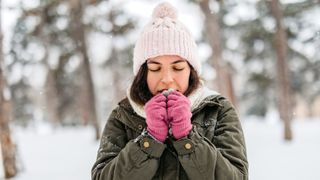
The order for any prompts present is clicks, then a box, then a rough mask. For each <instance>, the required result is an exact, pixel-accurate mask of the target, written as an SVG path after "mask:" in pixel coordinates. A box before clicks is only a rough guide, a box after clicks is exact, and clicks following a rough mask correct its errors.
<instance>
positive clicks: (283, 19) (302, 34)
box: [0, 0, 320, 177]
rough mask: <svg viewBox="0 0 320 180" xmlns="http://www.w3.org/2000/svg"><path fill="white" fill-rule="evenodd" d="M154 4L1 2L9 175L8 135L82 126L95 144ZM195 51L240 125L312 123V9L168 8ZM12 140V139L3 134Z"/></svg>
mask: <svg viewBox="0 0 320 180" xmlns="http://www.w3.org/2000/svg"><path fill="white" fill-rule="evenodd" d="M159 2H161V1H157V0H148V1H147V0H137V1H128V0H127V1H125V0H110V1H102V0H28V1H22V0H21V1H19V0H15V1H10V0H2V2H1V12H0V13H1V25H2V26H1V29H2V32H1V34H0V37H1V38H0V40H1V46H0V57H1V58H0V63H1V69H0V78H1V79H0V82H1V83H0V100H1V101H0V106H1V107H0V112H1V117H0V125H1V126H0V130H1V131H0V134H1V145H2V146H1V147H2V155H3V157H4V158H3V159H4V162H5V163H4V165H5V166H4V167H6V168H5V169H6V171H5V173H6V176H7V177H12V176H14V175H15V174H16V168H15V163H14V162H15V155H14V154H15V153H12V152H15V151H16V148H19V147H17V146H15V145H14V142H13V141H12V139H11V138H10V127H16V126H22V127H29V126H38V125H39V124H50V126H53V127H60V126H75V127H76V126H84V125H90V126H92V127H94V129H95V131H96V135H95V137H96V139H99V135H100V133H101V129H102V128H103V125H104V124H105V123H106V119H107V117H108V115H109V113H110V111H111V110H112V109H113V108H114V107H115V106H116V104H117V102H118V101H119V100H121V99H122V98H124V97H125V95H126V90H127V88H128V87H129V86H130V84H131V81H132V80H133V73H132V52H133V46H134V43H135V40H136V39H137V37H138V35H139V33H140V32H141V28H142V27H143V26H144V25H145V24H146V23H147V21H148V20H149V18H150V17H151V13H152V9H153V7H154V6H155V5H156V4H158V3H159ZM170 2H171V3H172V4H173V5H174V6H176V7H177V9H178V11H179V17H180V19H181V21H182V22H183V23H184V24H185V25H186V26H187V27H188V28H189V29H190V30H191V32H192V33H193V34H194V37H195V38H196V41H197V43H198V46H199V53H200V57H201V59H200V60H201V61H202V65H203V75H202V76H203V79H204V80H205V83H206V85H208V86H209V87H211V88H212V89H215V90H216V91H219V92H221V93H222V94H223V95H225V96H227V97H228V98H229V99H230V100H231V101H232V102H233V103H234V104H235V106H236V108H237V109H238V111H239V114H240V116H241V120H242V121H246V117H250V116H255V117H261V118H260V119H261V120H264V119H267V117H273V119H275V120H277V121H280V120H283V122H284V123H285V131H284V132H285V133H284V138H285V139H287V140H290V139H292V138H294V136H292V133H294V132H292V131H291V129H290V122H291V121H292V120H300V121H302V120H303V119H319V117H320V51H319V49H320V21H319V18H320V6H319V4H320V1H319V0H281V1H278V0H262V1H259V0H242V1H237V0H219V1H216V0H189V1H188V0H185V1H183V0H180V1H170ZM11 131H12V129H11Z"/></svg>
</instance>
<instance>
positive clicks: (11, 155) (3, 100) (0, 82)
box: [0, 0, 17, 178]
mask: <svg viewBox="0 0 320 180" xmlns="http://www.w3.org/2000/svg"><path fill="white" fill-rule="evenodd" d="M1 4H2V2H1V0H0V146H1V152H2V157H3V162H0V163H3V166H4V173H5V178H11V177H14V176H15V175H16V174H17V167H16V154H15V152H16V151H15V145H14V143H13V141H12V139H11V134H10V127H9V120H10V115H11V113H10V99H8V97H5V96H4V94H5V92H4V90H5V84H6V83H5V76H4V68H3V67H4V56H3V49H2V48H3V46H2V42H3V41H2V40H3V35H2V26H1V24H2V19H1V17H2V16H1V13H2V12H1ZM7 93H8V92H7Z"/></svg>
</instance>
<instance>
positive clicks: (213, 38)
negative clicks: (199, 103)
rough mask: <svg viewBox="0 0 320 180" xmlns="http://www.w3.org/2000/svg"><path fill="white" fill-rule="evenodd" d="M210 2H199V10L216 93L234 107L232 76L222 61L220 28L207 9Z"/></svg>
mask: <svg viewBox="0 0 320 180" xmlns="http://www.w3.org/2000/svg"><path fill="white" fill-rule="evenodd" d="M209 1H210V0H200V1H199V4H200V8H201V10H202V12H203V13H204V15H205V30H206V35H207V38H208V42H209V44H210V46H211V50H212V53H213V54H212V59H213V65H214V68H215V70H216V72H217V73H216V74H217V77H216V83H217V86H218V91H219V92H220V93H221V94H223V95H225V96H226V97H227V98H228V99H229V100H230V101H231V102H232V103H233V104H234V105H236V104H237V103H236V97H235V94H234V90H233V85H232V84H233V83H232V76H231V74H230V72H229V71H228V70H229V67H228V66H229V65H228V64H227V63H226V62H225V61H224V60H223V57H222V51H223V50H222V47H221V40H220V27H219V23H218V18H217V15H216V14H214V13H212V11H211V10H210V8H209Z"/></svg>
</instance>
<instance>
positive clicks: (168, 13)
mask: <svg viewBox="0 0 320 180" xmlns="http://www.w3.org/2000/svg"><path fill="white" fill-rule="evenodd" d="M177 14H178V13H177V10H176V8H174V7H173V6H172V5H171V4H170V3H168V2H164V3H161V4H159V5H158V6H157V7H155V8H154V10H153V13H152V17H153V18H165V17H169V18H172V19H177V16H178V15H177Z"/></svg>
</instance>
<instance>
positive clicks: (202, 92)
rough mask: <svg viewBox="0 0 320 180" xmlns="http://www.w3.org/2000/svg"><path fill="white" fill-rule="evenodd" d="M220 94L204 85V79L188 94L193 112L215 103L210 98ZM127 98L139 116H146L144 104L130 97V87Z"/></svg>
mask: <svg viewBox="0 0 320 180" xmlns="http://www.w3.org/2000/svg"><path fill="white" fill-rule="evenodd" d="M218 95H219V93H218V92H216V91H213V90H210V89H209V88H207V87H206V86H204V83H203V81H201V83H200V86H199V87H198V88H197V89H196V90H195V91H194V92H193V93H191V94H190V95H189V96H188V99H189V100H190V103H191V112H192V113H196V112H197V111H199V110H200V109H202V107H203V106H205V104H208V103H213V102H212V101H210V99H212V98H214V97H217V96H218ZM127 98H128V100H129V103H130V104H127V105H125V106H128V105H129V106H130V105H131V107H132V109H133V111H134V112H135V113H137V114H138V115H139V116H141V117H143V118H146V113H145V111H144V105H143V106H142V105H139V104H137V103H136V102H134V101H133V100H132V99H131V98H130V88H128V89H127ZM215 104H216V103H215ZM123 105H124V104H123Z"/></svg>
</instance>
